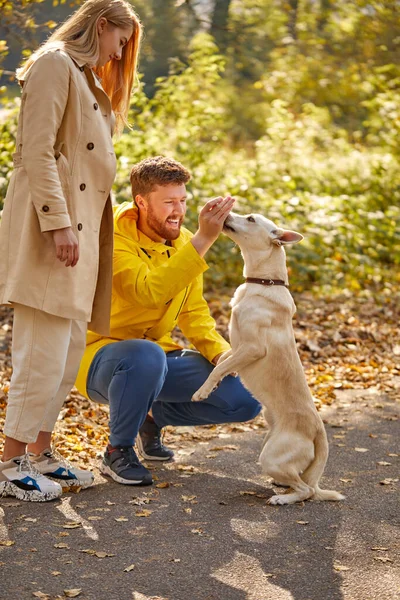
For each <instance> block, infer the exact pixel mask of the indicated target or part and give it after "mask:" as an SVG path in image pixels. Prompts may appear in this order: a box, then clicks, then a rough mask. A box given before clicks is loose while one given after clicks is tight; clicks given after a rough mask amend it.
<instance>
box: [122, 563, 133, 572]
mask: <svg viewBox="0 0 400 600" xmlns="http://www.w3.org/2000/svg"><path fill="white" fill-rule="evenodd" d="M134 568H135V565H129V567H126V568H125V569H124V572H125V573H129V572H130V571H133V569H134Z"/></svg>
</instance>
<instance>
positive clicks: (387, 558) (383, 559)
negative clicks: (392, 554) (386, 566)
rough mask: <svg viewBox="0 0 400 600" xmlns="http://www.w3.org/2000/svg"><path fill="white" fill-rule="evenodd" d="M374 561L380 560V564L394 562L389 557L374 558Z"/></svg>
mask: <svg viewBox="0 0 400 600" xmlns="http://www.w3.org/2000/svg"><path fill="white" fill-rule="evenodd" d="M374 560H379V561H380V562H393V560H392V559H391V558H389V557H388V556H374Z"/></svg>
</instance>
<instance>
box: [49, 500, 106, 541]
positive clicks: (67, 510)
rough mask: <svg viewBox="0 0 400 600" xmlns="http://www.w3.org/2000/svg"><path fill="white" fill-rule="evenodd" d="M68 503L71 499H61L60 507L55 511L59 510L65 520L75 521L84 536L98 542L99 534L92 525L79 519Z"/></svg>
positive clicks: (81, 518)
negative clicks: (79, 525)
mask: <svg viewBox="0 0 400 600" xmlns="http://www.w3.org/2000/svg"><path fill="white" fill-rule="evenodd" d="M70 503H71V498H62V499H61V504H60V506H57V510H59V511H60V512H61V513H62V514H63V515H64V517H66V518H67V519H69V520H71V521H75V522H77V523H82V527H83V529H84V530H85V533H86V535H87V536H88V537H90V539H91V540H98V539H99V534H98V533H97V531H96V530H95V528H94V527H93V525H91V523H90V522H89V521H87V520H86V519H84V518H83V517H81V515H80V514H78V513H77V512H76V510H74V509H73V508H72V506H71V504H70Z"/></svg>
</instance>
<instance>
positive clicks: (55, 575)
mask: <svg viewBox="0 0 400 600" xmlns="http://www.w3.org/2000/svg"><path fill="white" fill-rule="evenodd" d="M51 574H52V575H53V576H54V577H57V575H61V571H52V572H51Z"/></svg>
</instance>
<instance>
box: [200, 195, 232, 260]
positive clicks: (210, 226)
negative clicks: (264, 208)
mask: <svg viewBox="0 0 400 600" xmlns="http://www.w3.org/2000/svg"><path fill="white" fill-rule="evenodd" d="M234 203H235V199H234V198H232V197H231V196H226V197H225V198H222V197H221V196H220V197H219V198H213V200H209V201H208V202H207V203H206V204H205V205H204V206H203V208H202V209H201V211H200V215H199V228H198V230H197V231H196V233H195V234H194V236H193V237H192V239H191V242H192V244H193V246H194V247H195V248H196V250H197V252H198V253H199V254H200V256H204V255H205V253H206V252H207V250H208V249H209V248H211V246H212V245H213V243H214V242H215V240H216V239H217V237H218V236H219V234H220V233H221V231H222V228H223V226H224V222H225V219H226V217H227V216H228V215H229V213H230V212H231V210H232V207H233V205H234Z"/></svg>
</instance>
